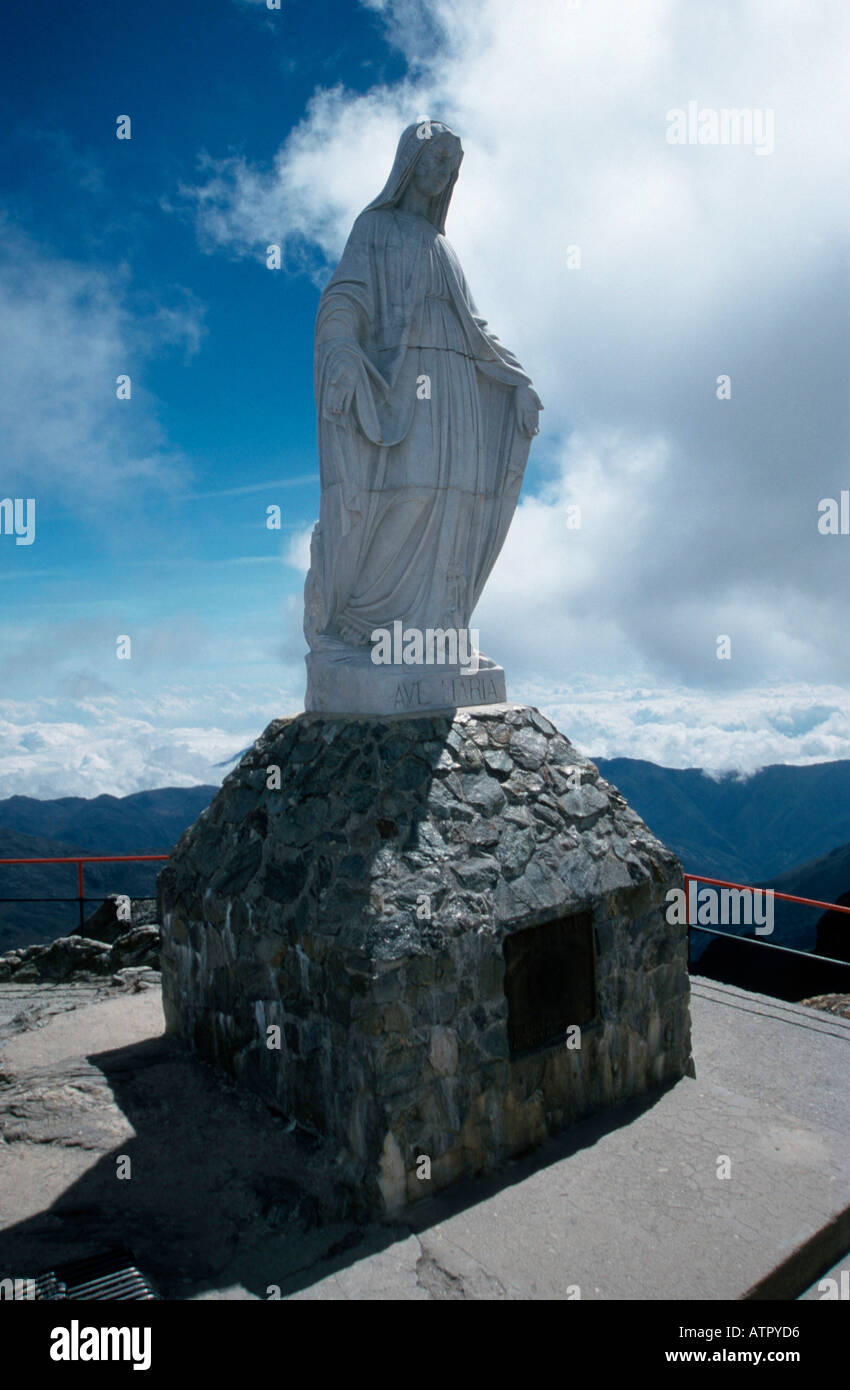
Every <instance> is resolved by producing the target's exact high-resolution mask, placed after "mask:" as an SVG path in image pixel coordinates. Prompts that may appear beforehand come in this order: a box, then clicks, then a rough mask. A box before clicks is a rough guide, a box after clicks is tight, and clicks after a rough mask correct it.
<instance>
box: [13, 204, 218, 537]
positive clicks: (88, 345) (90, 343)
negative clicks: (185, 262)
mask: <svg viewBox="0 0 850 1390" xmlns="http://www.w3.org/2000/svg"><path fill="white" fill-rule="evenodd" d="M3 232H4V236H3V245H2V251H0V321H2V323H3V330H4V331H3V335H2V338H0V377H2V381H3V389H2V393H0V450H2V454H3V460H4V468H3V489H4V495H18V496H34V497H35V498H36V501H37V504H38V503H39V502H41V503H42V504H48V505H51V504H53V503H57V502H58V503H60V504H61V505H64V506H68V505H70V506H72V507H73V508H74V510H75V511H76V512H77V513H79V514H83V515H88V516H90V517H92V518H96V517H97V516H98V514H102V508H103V504H104V502H105V501H109V502H116V503H117V502H120V501H121V500H122V499H127V498H128V497H130V496H132V498H133V499H134V500H135V501H136V502H138V500H139V497H140V496H141V495H143V494H144V493H149V492H150V491H151V490H152V489H156V490H173V489H174V488H175V487H176V486H178V485H180V484H181V483H182V484H183V486H185V483H186V480H187V478H188V476H189V468H188V465H187V463H186V461H185V460H184V459H182V458H181V457H180V456H179V455H178V454H177V453H176V451H174V450H173V449H171V448H170V447H169V446H168V443H167V440H166V439H165V437H164V434H163V431H162V429H161V427H160V425H159V422H158V420H157V411H156V402H155V401H154V400H153V399H152V398H151V397H150V395H149V394H148V393H147V392H146V390H145V387H144V369H145V366H146V363H147V361H148V360H149V359H150V358H151V357H152V356H153V355H154V354H155V353H157V352H161V351H163V350H168V349H169V348H171V349H174V348H177V349H182V350H183V352H184V353H186V354H189V355H191V354H192V353H193V352H194V351H195V350H197V347H198V344H199V342H200V338H201V334H202V332H203V325H202V311H201V308H200V306H199V305H198V303H197V302H196V300H195V299H194V298H193V297H192V296H191V295H189V294H186V293H184V294H182V295H180V296H178V297H177V298H176V300H175V302H173V303H171V304H155V303H153V302H146V303H143V304H142V305H141V306H140V305H139V304H138V303H133V305H132V307H131V306H130V304H129V303H128V300H129V297H130V286H129V283H128V277H127V274H126V272H125V271H122V270H121V269H120V268H119V269H117V270H115V271H114V272H107V271H106V270H104V269H100V268H98V267H96V266H93V265H89V264H86V263H82V262H74V261H70V260H63V259H61V258H60V257H57V256H53V255H52V254H51V253H50V252H49V251H46V250H45V249H44V248H43V247H42V246H41V245H39V244H37V243H36V242H34V241H33V240H31V239H30V238H28V237H26V236H25V235H24V234H23V233H22V232H20V231H17V230H15V229H13V228H11V227H10V226H8V225H4V226H3ZM140 307H141V312H140V311H139V310H140ZM123 374H127V375H129V376H130V377H131V381H132V393H133V394H132V401H131V402H128V403H121V402H119V401H118V400H117V399H116V389H117V388H116V378H117V377H118V376H119V375H123Z"/></svg>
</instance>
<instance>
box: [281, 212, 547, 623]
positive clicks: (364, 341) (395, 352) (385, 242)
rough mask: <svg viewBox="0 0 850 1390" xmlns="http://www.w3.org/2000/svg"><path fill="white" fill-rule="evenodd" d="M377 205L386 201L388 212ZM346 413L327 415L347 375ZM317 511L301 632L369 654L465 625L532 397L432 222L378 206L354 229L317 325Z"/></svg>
mask: <svg viewBox="0 0 850 1390" xmlns="http://www.w3.org/2000/svg"><path fill="white" fill-rule="evenodd" d="M376 201H378V200H376ZM344 365H347V366H348V367H349V368H350V369H351V370H352V372H353V374H354V378H355V380H356V389H355V393H354V400H353V402H352V407H351V410H350V411H349V412H345V413H344V414H342V415H334V414H332V413H331V412H330V410H329V409H328V391H329V388H330V387H331V386H332V385H333V384H334V382H335V380H336V378H337V377H338V374H339V372H340V369H341V367H343V366H344ZM314 368H315V392H316V403H317V409H318V433H319V459H320V470H321V512H320V519H319V523H318V525H317V527H316V528H315V530H314V533H313V541H312V545H311V570H310V574H309V576H308V580H307V587H306V593H305V598H306V605H305V613H306V616H305V630H306V633H307V637H308V640H309V641H310V644H311V646H313V647H314V648H315V647H316V646H320V645H321V644H322V636H323V635H324V636H326V637H329V638H331V639H339V638H342V639H343V640H344V641H345V642H349V643H355V644H368V643H369V640H370V635H371V633H372V631H373V630H374V629H375V628H379V627H380V628H391V627H392V623H393V621H394V620H396V619H401V620H402V621H403V623H404V624H405V626H406V627H417V628H419V629H421V630H423V631H424V630H425V629H426V628H428V627H432V628H439V627H444V628H445V627H456V628H465V627H466V626H468V623H469V619H470V616H471V614H472V611H473V609H474V607H475V604H476V602H477V601H478V597H479V595H480V593H481V590H482V588H483V586H484V583H485V581H486V579H487V577H488V575H489V573H490V571H491V569H492V567H493V564H494V563H495V560H496V557H497V556H498V554H499V551H500V549H501V547H502V543H503V541H504V539H505V535H506V533H507V529H508V526H509V525H510V521H511V517H512V515H513V512H514V509H515V506H516V502H517V498H518V495H519V489H520V485H521V482H522V475H523V471H524V469H525V464H526V460H527V457H528V451H529V445H530V440H529V438H528V437H527V436H524V435H523V434H521V433H520V431H519V429H518V426H517V420H516V414H515V410H514V388H515V387H516V386H518V385H520V384H523V383H526V384H529V378H528V376H527V375H526V374H525V372H524V371H523V370H522V367H521V366H520V364H519V363H518V362H517V360H516V358H515V357H514V356H513V355H512V354H511V353H510V352H508V351H507V350H506V349H505V348H504V347H503V346H502V345H501V344H500V343H499V341H498V339H497V338H496V337H495V336H494V335H493V334H492V333H491V332H490V331H489V330H488V328H487V325H486V323H485V322H484V320H483V319H482V318H480V316H479V315H478V312H477V310H476V307H475V304H474V303H473V300H472V297H471V295H470V292H469V289H468V286H467V284H466V280H465V277H464V275H463V271H462V270H461V268H460V265H459V263H458V261H457V257H456V256H455V254H454V252H453V250H452V248H451V246H450V245H449V243H448V242H447V241H446V239H445V237H444V236H443V235H442V234H441V233H440V232H439V231H438V230H437V227H436V226H435V225H434V224H433V222H431V221H429V220H428V218H426V217H424V216H421V215H419V214H418V213H412V212H407V211H403V210H401V209H399V208H397V207H392V206H389V207H387V206H384V207H380V206H379V207H373V208H370V209H367V210H366V211H365V212H363V213H361V214H360V216H359V217H358V218H357V221H356V222H355V224H354V227H353V228H352V231H351V235H350V237H349V239H348V243H347V245H346V248H345V251H344V253H343V256H342V259H341V261H340V263H339V266H338V267H337V270H336V272H335V273H334V275H333V277H332V278H331V280H330V282H329V284H328V285H327V288H326V289H325V291H324V293H323V295H322V298H321V301H320V304H319V312H318V319H317V324H316V345H315V362H314Z"/></svg>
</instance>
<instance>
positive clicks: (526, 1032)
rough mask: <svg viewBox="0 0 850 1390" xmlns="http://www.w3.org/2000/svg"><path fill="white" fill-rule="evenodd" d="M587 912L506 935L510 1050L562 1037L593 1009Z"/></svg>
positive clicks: (588, 1018)
mask: <svg viewBox="0 0 850 1390" xmlns="http://www.w3.org/2000/svg"><path fill="white" fill-rule="evenodd" d="M592 920H593V919H592V916H591V914H590V913H589V912H580V913H576V914H575V915H574V916H572V917H558V918H556V919H555V920H554V921H552V922H544V923H543V924H542V925H541V926H538V927H524V928H523V929H522V930H521V931H518V932H514V933H513V935H511V936H506V937H505V941H504V951H505V994H506V995H507V997H508V1043H509V1046H510V1050H511V1054H512V1055H516V1054H517V1053H522V1052H528V1051H530V1050H531V1049H533V1048H538V1047H547V1046H552V1045H553V1044H555V1043H558V1042H563V1041H564V1035H565V1032H566V1029H567V1028H569V1027H570V1026H571V1025H572V1024H579V1026H583V1025H584V1024H586V1023H590V1022H591V1021H592V1019H593V1018H594V1017H595V1015H596V979H595V966H594V955H593V926H592Z"/></svg>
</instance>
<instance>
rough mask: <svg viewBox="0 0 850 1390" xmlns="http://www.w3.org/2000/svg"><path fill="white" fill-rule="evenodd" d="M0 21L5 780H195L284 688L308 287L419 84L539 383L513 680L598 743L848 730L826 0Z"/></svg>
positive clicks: (837, 50) (840, 203)
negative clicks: (743, 133)
mask: <svg viewBox="0 0 850 1390" xmlns="http://www.w3.org/2000/svg"><path fill="white" fill-rule="evenodd" d="M4 27H5V40H4V46H5V50H6V58H7V64H6V66H7V70H8V80H7V82H6V83H5V85H4V87H3V89H2V92H0V103H2V119H3V125H2V129H3V132H4V136H5V139H4V141H3V144H2V154H0V185H1V186H2V229H3V238H2V249H0V324H2V334H3V341H2V344H0V354H2V356H0V369H2V372H1V373H0V376H1V379H2V384H0V445H1V446H2V453H0V469H2V471H1V472H0V497H7V496H8V497H13V498H14V497H20V498H27V497H34V498H35V499H36V539H35V542H34V543H33V544H32V545H29V546H18V545H16V544H15V541H14V537H10V536H8V535H0V584H2V586H3V593H4V596H5V602H4V603H3V605H2V610H0V741H2V746H3V750H4V756H3V758H2V761H0V795H9V794H11V793H13V792H22V793H28V794H30V795H38V796H56V795H62V794H67V793H70V792H76V793H82V794H87V795H93V794H96V793H97V792H100V791H110V792H114V793H116V794H120V793H122V792H129V791H133V790H137V789H139V788H140V787H145V786H161V785H169V784H171V785H173V784H183V785H185V784H191V783H193V782H198V781H214V780H216V778H218V777H219V776H220V775H221V770H220V769H218V768H217V764H218V763H220V762H222V761H224V760H226V759H227V758H229V757H230V756H232V754H233V753H235V752H236V751H237V750H238V749H239V748H241V747H244V745H245V743H246V742H248V741H250V740H251V739H253V738H254V737H255V736H256V734H257V733H258V732H259V731H260V730H261V728H262V727H263V725H264V724H265V722H267V720H268V719H270V718H272V717H274V716H275V715H279V714H283V713H293V712H295V711H297V709H298V708H299V707H300V704H301V701H302V700H303V688H304V667H303V652H304V643H303V639H302V636H301V591H302V586H303V578H304V563H305V553H306V552H305V547H306V538H307V535H308V532H309V528H310V526H311V525H312V522H313V520H314V519H315V516H316V515H317V513H318V476H317V459H316V452H315V427H314V405H313V396H312V334H313V324H314V318H315V311H316V306H317V303H318V296H319V293H320V288H321V285H322V283H323V280H324V278H326V276H327V274H328V273H329V269H330V268H331V267H332V266H333V264H334V263H335V261H336V259H337V258H338V256H339V254H340V252H341V249H342V246H343V244H344V241H345V236H346V235H347V232H348V229H349V227H350V225H351V222H352V220H353V218H354V216H355V215H356V214H357V212H358V211H359V210H360V209H361V208H362V207H363V206H365V205H366V204H367V203H368V202H369V201H371V199H372V198H373V197H374V195H375V194H376V193H377V191H378V190H379V188H380V187H381V186H382V184H383V182H384V179H385V177H386V174H387V172H388V169H389V165H390V163H391V160H392V155H393V152H394V148H395V143H396V140H397V137H398V134H399V133H400V130H401V129H402V127H403V126H404V125H406V124H407V123H408V121H410V120H412V119H414V118H415V117H416V116H418V115H420V114H422V113H424V112H428V113H430V114H433V115H436V116H440V117H441V118H444V119H446V120H448V121H449V122H450V123H451V124H452V125H453V126H454V128H455V129H457V130H458V131H459V133H460V134H461V137H462V139H463V142H464V148H465V151H466V158H465V160H464V166H463V170H462V173H461V178H460V180H459V183H458V187H457V190H456V193H455V197H454V201H453V205H452V209H451V213H450V217H449V224H448V235H449V238H450V239H451V241H452V243H453V245H455V247H456V249H457V250H458V253H459V255H460V258H461V261H462V264H463V266H464V270H465V272H466V274H467V278H468V279H469V281H470V283H471V285H472V288H473V292H474V293H475V296H476V299H477V301H478V304H479V307H480V309H481V310H482V312H483V313H484V314H485V317H487V318H488V319H489V320H490V321H491V323H492V324H493V325H494V327H495V329H496V331H497V332H498V333H499V336H500V337H501V338H502V339H503V341H505V342H506V343H507V344H508V346H510V347H511V348H512V349H513V350H514V351H515V352H516V353H517V355H518V356H519V358H520V360H521V361H522V362H523V364H524V366H525V367H526V368H527V369H528V370H529V372H530V373H531V375H532V376H533V378H534V380H535V383H536V384H537V386H538V389H539V390H540V392H541V394H542V396H543V399H544V402H545V405H546V410H545V412H544V415H543V416H542V418H541V425H542V431H541V434H540V436H539V438H538V439H537V440H536V441H535V444H534V448H533V450H532V456H531V463H530V466H529V470H528V474H527V477H526V482H525V486H524V491H523V498H522V501H521V505H520V508H519V510H518V513H517V517H516V520H515V523H514V527H513V528H512V532H511V534H510V536H509V538H508V542H507V544H506V547H505V552H504V554H503V557H502V559H501V560H500V561H499V564H498V565H497V568H496V570H495V571H494V574H493V576H492V579H491V582H490V585H489V587H488V589H487V591H485V595H484V598H483V600H482V603H481V605H480V606H479V611H478V613H477V615H476V622H477V624H478V626H479V628H480V630H481V636H482V647H483V649H484V650H485V651H487V652H488V654H489V655H492V656H494V657H496V658H497V659H498V660H500V661H501V662H502V664H504V665H505V667H506V670H507V673H508V690H509V696H510V697H511V698H514V699H516V700H526V701H529V702H532V703H535V704H537V705H539V706H540V707H542V708H544V709H545V710H546V711H547V713H549V714H550V715H552V716H553V717H555V718H556V719H557V721H558V723H559V725H560V726H561V727H562V728H563V730H564V732H565V733H567V735H568V736H569V737H571V738H573V739H574V741H575V742H576V743H577V744H578V745H579V746H580V747H581V748H582V749H583V750H584V751H586V752H589V753H590V754H597V755H600V756H601V755H603V754H606V755H613V754H626V755H628V754H631V755H633V756H642V757H649V758H653V759H654V760H656V761H659V762H664V763H667V764H668V765H674V766H688V765H705V766H709V767H717V768H721V767H736V768H739V769H742V770H744V771H747V770H752V769H753V768H754V767H756V766H759V765H762V764H763V763H765V762H769V761H788V762H799V761H818V760H823V759H827V758H833V757H847V756H850V697H848V693H847V675H848V665H849V664H850V658H848V654H847V644H846V641H844V640H842V633H843V634H845V635H846V631H847V622H846V617H847V608H846V597H845V595H846V592H847V583H846V580H847V566H848V553H850V536H847V537H844V536H829V535H827V536H824V535H822V534H820V533H819V531H818V526H817V520H818V505H819V502H820V501H821V499H823V498H824V497H830V496H833V497H835V498H838V497H839V495H840V491H841V490H842V489H843V488H850V467H848V451H847V443H848V430H847V424H848V417H847V390H846V379H847V367H848V365H850V364H849V363H848V345H847V331H846V322H847V288H848V287H847V278H848V258H847V250H846V227H847V224H848V212H849V211H850V209H848V206H847V203H848V195H847V189H846V176H845V171H844V164H845V160H846V151H845V136H846V129H847V116H848V111H847V105H848V97H847V84H846V81H845V79H844V76H843V73H842V68H841V61H842V60H841V55H842V53H844V52H846V48H847V41H848V38H849V37H850V18H849V17H848V16H847V15H846V14H845V13H844V12H843V11H841V10H840V9H839V8H838V7H836V6H834V5H832V4H829V3H827V0H805V3H804V0H799V3H798V0H777V3H776V4H775V5H772V6H765V5H764V4H763V3H761V0H728V3H724V0H716V2H715V3H713V4H711V5H707V6H705V7H695V6H693V4H692V3H691V0H642V2H641V4H639V5H635V6H632V7H628V8H627V9H625V10H624V8H623V6H622V5H621V4H615V3H614V0H594V3H593V4H592V5H591V4H590V3H589V0H586V3H585V4H583V5H582V4H578V5H570V4H568V3H566V0H528V3H523V4H518V3H516V0H468V3H466V0H465V3H464V4H463V5H460V6H458V5H457V4H454V3H452V4H450V3H448V0H416V3H412V2H409V0H368V2H367V3H366V2H364V3H358V2H357V0H333V3H324V4H323V3H316V2H315V0H313V2H311V3H301V0H283V4H282V8H281V10H280V11H269V10H268V9H267V7H266V5H265V4H264V3H262V0H180V3H179V4H174V3H164V2H160V3H157V2H156V0H152V2H151V3H147V4H145V5H140V6H122V7H115V6H113V5H111V4H108V3H106V2H105V0H77V3H75V4H73V5H67V4H60V3H56V0H48V3H47V4H44V5H40V6H39V7H37V8H32V7H21V8H16V9H15V11H14V12H12V13H11V14H10V15H9V16H8V17H6V18H5V19H4ZM692 99H694V100H696V101H697V102H698V103H699V104H700V106H701V107H707V108H714V109H721V108H726V107H735V108H751V109H758V110H770V111H771V112H772V113H773V120H774V124H775V138H774V141H773V147H772V148H771V149H770V151H769V152H768V151H764V152H763V153H761V154H760V153H759V152H758V151H757V150H756V149H755V148H754V147H753V146H752V144H751V145H750V146H749V147H747V146H746V145H742V146H740V147H737V148H731V147H722V146H717V145H715V146H712V145H711V144H704V145H702V146H677V145H675V144H671V143H670V141H669V140H668V139H667V132H668V129H669V121H668V118H667V117H668V112H669V110H670V109H671V108H675V109H684V108H687V105H688V102H689V101H690V100H692ZM125 114H126V115H129V116H130V117H131V120H132V138H131V139H130V140H118V139H116V135H115V130H116V118H117V117H118V116H119V115H125ZM270 243H279V244H280V245H281V246H282V248H283V255H284V265H283V268H282V269H281V270H277V271H273V270H269V269H268V268H267V267H266V264H265V248H266V246H267V245H268V244H270ZM575 245H579V246H580V248H581V266H580V268H568V250H569V248H570V247H572V246H575ZM123 373H128V374H129V375H130V377H131V380H132V399H131V400H129V401H119V400H117V399H116V394H115V393H116V377H117V376H118V375H119V374H123ZM721 373H727V374H729V375H730V377H731V383H732V386H731V391H732V395H731V399H730V400H728V401H720V400H718V398H717V395H716V389H715V388H716V381H717V378H718V376H719V375H720V374H721ZM575 504H578V505H579V506H580V507H581V514H582V526H581V529H580V530H579V531H572V530H568V528H567V525H566V516H567V509H568V508H569V507H570V506H572V505H575ZM275 505H276V506H279V507H280V508H281V520H282V529H281V530H279V531H275V530H269V529H268V528H267V527H266V524H265V521H266V509H267V507H269V506H275ZM122 635H129V636H130V637H131V639H132V648H131V650H132V656H131V659H130V660H119V659H118V657H117V655H116V641H117V638H118V637H119V636H122ZM722 635H727V636H729V637H730V639H731V642H730V645H731V659H729V660H725V659H722V660H718V655H717V645H718V639H719V638H720V637H721V636H722Z"/></svg>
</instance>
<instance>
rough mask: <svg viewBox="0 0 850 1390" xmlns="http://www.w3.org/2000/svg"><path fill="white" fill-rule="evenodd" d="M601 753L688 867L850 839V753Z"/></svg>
mask: <svg viewBox="0 0 850 1390" xmlns="http://www.w3.org/2000/svg"><path fill="white" fill-rule="evenodd" d="M595 761H596V764H597V767H598V768H599V770H600V772H601V773H602V775H603V777H605V778H606V779H607V780H608V781H609V782H613V783H614V785H615V786H617V787H619V789H620V791H621V792H622V793H623V796H624V797H625V798H626V800H627V801H628V802H630V803H631V805H632V806H633V807H634V809H635V810H636V811H637V813H638V815H639V816H642V817H643V819H644V820H645V821H646V823H647V825H648V826H649V828H650V829H651V830H653V831H654V832H655V834H656V835H657V836H658V838H659V839H660V840H663V841H664V843H665V844H667V845H669V846H670V848H671V849H673V850H675V852H676V853H677V854H678V856H679V858H680V859H681V861H682V865H683V867H684V869H685V872H686V873H702V874H708V876H709V877H710V878H727V879H733V880H734V881H736V882H738V883H763V882H765V881H766V880H767V879H772V878H774V877H775V876H776V875H777V874H785V873H787V872H788V871H790V870H792V869H793V867H794V865H803V864H805V863H806V862H807V861H808V860H811V859H817V858H819V857H820V856H821V855H824V854H828V853H829V851H830V850H833V849H836V848H837V847H838V846H839V845H846V844H850V761H847V760H843V761H841V762H834V763H815V764H814V765H813V766H811V767H789V766H786V765H785V764H783V763H777V764H774V765H773V766H772V767H765V768H762V770H761V771H760V772H756V773H755V774H754V775H753V776H752V777H747V778H746V779H741V778H739V777H737V776H734V775H729V776H724V777H721V778H714V777H709V776H707V775H706V773H704V772H701V771H700V770H699V769H697V768H687V769H679V768H670V767H658V766H656V764H655V763H649V762H642V761H640V760H638V759H636V758H597V759H596V760H595ZM0 824H2V817H0ZM845 887H846V888H850V882H848V883H847V884H845ZM816 896H819V895H816Z"/></svg>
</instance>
